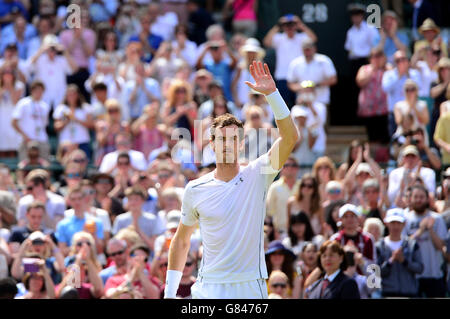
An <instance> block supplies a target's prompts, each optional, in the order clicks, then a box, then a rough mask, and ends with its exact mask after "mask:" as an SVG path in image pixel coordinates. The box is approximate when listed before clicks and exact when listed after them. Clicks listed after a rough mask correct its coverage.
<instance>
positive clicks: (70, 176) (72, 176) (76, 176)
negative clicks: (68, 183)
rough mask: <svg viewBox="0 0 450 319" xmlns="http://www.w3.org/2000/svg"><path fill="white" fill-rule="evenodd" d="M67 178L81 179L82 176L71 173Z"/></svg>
mask: <svg viewBox="0 0 450 319" xmlns="http://www.w3.org/2000/svg"><path fill="white" fill-rule="evenodd" d="M66 177H67V178H80V177H81V174H80V173H69V174H66Z"/></svg>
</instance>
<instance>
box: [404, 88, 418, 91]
mask: <svg viewBox="0 0 450 319" xmlns="http://www.w3.org/2000/svg"><path fill="white" fill-rule="evenodd" d="M405 91H406V92H416V91H417V89H416V88H407V89H405Z"/></svg>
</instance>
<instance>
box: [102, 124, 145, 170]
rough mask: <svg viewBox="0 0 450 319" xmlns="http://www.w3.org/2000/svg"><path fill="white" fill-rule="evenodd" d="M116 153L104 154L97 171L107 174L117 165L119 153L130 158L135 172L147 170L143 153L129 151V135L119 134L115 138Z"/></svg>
mask: <svg viewBox="0 0 450 319" xmlns="http://www.w3.org/2000/svg"><path fill="white" fill-rule="evenodd" d="M115 146H116V151H113V152H111V153H108V154H106V155H105V156H104V157H103V160H102V162H101V164H100V168H99V171H100V172H102V173H105V172H108V171H110V170H111V169H113V168H114V166H115V165H116V164H117V158H118V157H119V153H122V152H125V153H128V155H129V156H130V164H131V167H133V168H134V169H136V170H140V171H143V170H145V169H146V168H147V160H146V159H145V156H144V154H143V153H141V152H139V151H135V150H132V149H131V146H132V144H131V135H130V134H129V133H125V132H121V133H119V134H117V135H116V137H115Z"/></svg>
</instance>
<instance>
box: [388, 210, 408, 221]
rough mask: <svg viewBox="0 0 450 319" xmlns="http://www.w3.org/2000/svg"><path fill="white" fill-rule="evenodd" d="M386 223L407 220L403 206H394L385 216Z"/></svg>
mask: <svg viewBox="0 0 450 319" xmlns="http://www.w3.org/2000/svg"><path fill="white" fill-rule="evenodd" d="M384 222H385V223H390V222H400V223H404V222H405V215H404V214H403V209H402V208H392V209H389V210H388V211H387V213H386V217H385V218H384Z"/></svg>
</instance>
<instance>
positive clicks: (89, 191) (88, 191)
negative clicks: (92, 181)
mask: <svg viewBox="0 0 450 319" xmlns="http://www.w3.org/2000/svg"><path fill="white" fill-rule="evenodd" d="M83 194H84V195H94V194H95V190H94V189H87V190H85V191H84V192H83Z"/></svg>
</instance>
